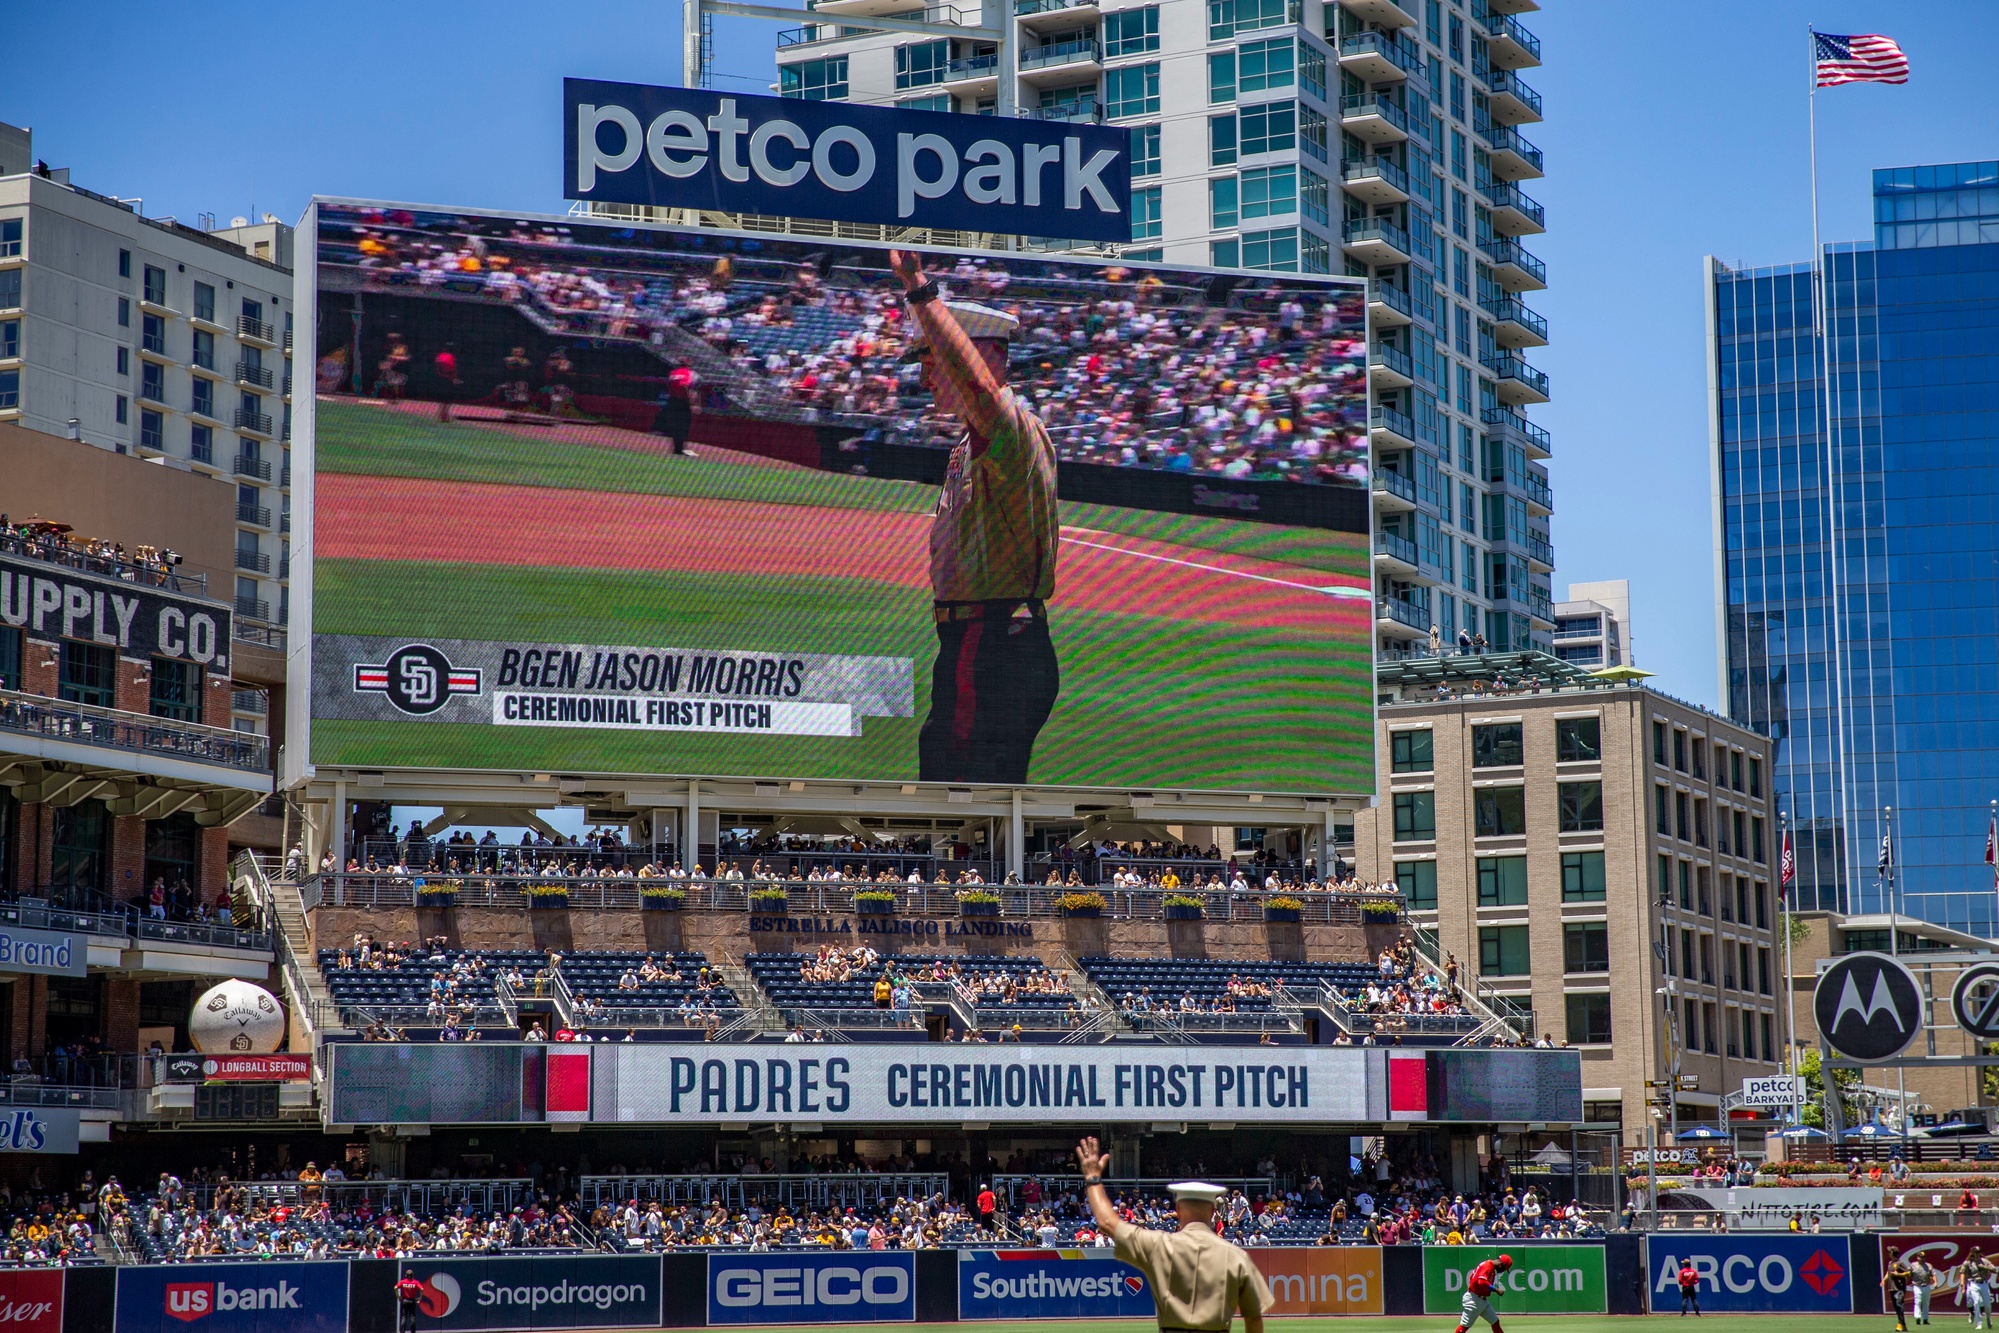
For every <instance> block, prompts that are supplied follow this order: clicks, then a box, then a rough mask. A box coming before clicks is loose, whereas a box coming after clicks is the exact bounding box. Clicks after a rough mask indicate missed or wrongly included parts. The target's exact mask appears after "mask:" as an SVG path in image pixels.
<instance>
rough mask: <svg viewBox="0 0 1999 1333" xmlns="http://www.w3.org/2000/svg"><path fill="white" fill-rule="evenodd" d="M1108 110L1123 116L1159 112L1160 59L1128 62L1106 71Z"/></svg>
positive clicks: (1105, 85)
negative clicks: (1140, 62) (1119, 67)
mask: <svg viewBox="0 0 1999 1333" xmlns="http://www.w3.org/2000/svg"><path fill="white" fill-rule="evenodd" d="M1104 102H1105V107H1104V114H1105V115H1107V116H1109V117H1111V118H1112V119H1113V120H1115V119H1117V118H1118V117H1120V116H1156V115H1158V114H1159V62H1158V61H1156V60H1154V61H1148V62H1147V63H1145V64H1143V65H1126V66H1124V67H1123V68H1121V69H1113V70H1109V71H1106V72H1105V74H1104Z"/></svg>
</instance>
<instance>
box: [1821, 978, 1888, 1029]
mask: <svg viewBox="0 0 1999 1333" xmlns="http://www.w3.org/2000/svg"><path fill="white" fill-rule="evenodd" d="M1884 1013H1885V1014H1887V1015H1888V1017H1889V1018H1890V1019H1892V1020H1894V1023H1895V1026H1896V1027H1897V1028H1900V1027H1901V1026H1902V1011H1901V1010H1900V1009H1898V1008H1896V1007H1895V997H1894V996H1892V995H1890V994H1889V993H1888V974H1887V973H1886V972H1876V973H1875V974H1874V992H1873V994H1871V995H1869V996H1868V997H1867V1003H1866V1004H1862V1003H1861V1002H1860V988H1859V987H1858V986H1856V985H1854V984H1853V973H1851V972H1848V973H1847V974H1846V985H1845V986H1843V987H1842V988H1841V989H1840V992H1839V1007H1838V1008H1836V1009H1834V1010H1833V1011H1832V1026H1833V1030H1834V1031H1838V1030H1839V1028H1840V1027H1841V1026H1842V1025H1843V1024H1844V1023H1845V1022H1846V1018H1847V1015H1849V1014H1858V1015H1860V1022H1861V1026H1863V1027H1865V1026H1866V1025H1867V1024H1869V1023H1872V1022H1873V1021H1874V1019H1875V1016H1876V1015H1878V1014H1884Z"/></svg>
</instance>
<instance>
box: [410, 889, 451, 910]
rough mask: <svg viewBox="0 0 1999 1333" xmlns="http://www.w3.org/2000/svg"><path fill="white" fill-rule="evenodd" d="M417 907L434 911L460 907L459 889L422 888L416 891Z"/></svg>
mask: <svg viewBox="0 0 1999 1333" xmlns="http://www.w3.org/2000/svg"><path fill="white" fill-rule="evenodd" d="M416 905H417V906H418V907H428V908H433V909H443V908H446V907H456V906H458V890H457V889H433V888H428V887H426V888H421V889H418V890H417V891H416Z"/></svg>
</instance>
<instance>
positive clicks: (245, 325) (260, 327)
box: [236, 315, 278, 346]
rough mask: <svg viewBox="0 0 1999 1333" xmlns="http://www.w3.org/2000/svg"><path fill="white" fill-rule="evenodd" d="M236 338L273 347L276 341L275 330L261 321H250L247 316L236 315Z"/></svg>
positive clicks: (276, 334)
mask: <svg viewBox="0 0 1999 1333" xmlns="http://www.w3.org/2000/svg"><path fill="white" fill-rule="evenodd" d="M236 336H237V337H239V338H254V339H256V340H257V341H258V342H262V343H270V344H272V345H273V346H275V345H276V344H277V341H278V331H277V329H275V328H273V327H272V326H271V325H269V324H266V323H265V322H264V321H263V320H261V319H252V318H251V317H250V316H248V315H238V316H237V317H236Z"/></svg>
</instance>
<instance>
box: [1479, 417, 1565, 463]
mask: <svg viewBox="0 0 1999 1333" xmlns="http://www.w3.org/2000/svg"><path fill="white" fill-rule="evenodd" d="M1478 419H1479V422H1480V423H1481V424H1482V425H1484V426H1485V427H1486V432H1485V433H1486V434H1487V435H1492V434H1499V435H1502V436H1503V435H1505V434H1507V433H1509V432H1510V433H1512V434H1514V435H1517V436H1518V437H1519V438H1520V440H1521V441H1522V442H1523V443H1525V444H1527V445H1529V446H1531V447H1533V448H1535V449H1539V450H1540V451H1541V452H1542V453H1544V454H1552V453H1554V452H1555V440H1554V437H1553V436H1552V435H1550V434H1548V432H1547V429H1546V428H1545V427H1542V426H1537V425H1535V424H1534V423H1533V422H1531V421H1529V420H1528V419H1527V418H1526V417H1523V416H1521V415H1520V414H1519V413H1518V412H1515V411H1513V410H1512V409H1511V408H1505V407H1488V408H1485V409H1484V410H1483V411H1481V412H1480V413H1479V417H1478Z"/></svg>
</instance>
